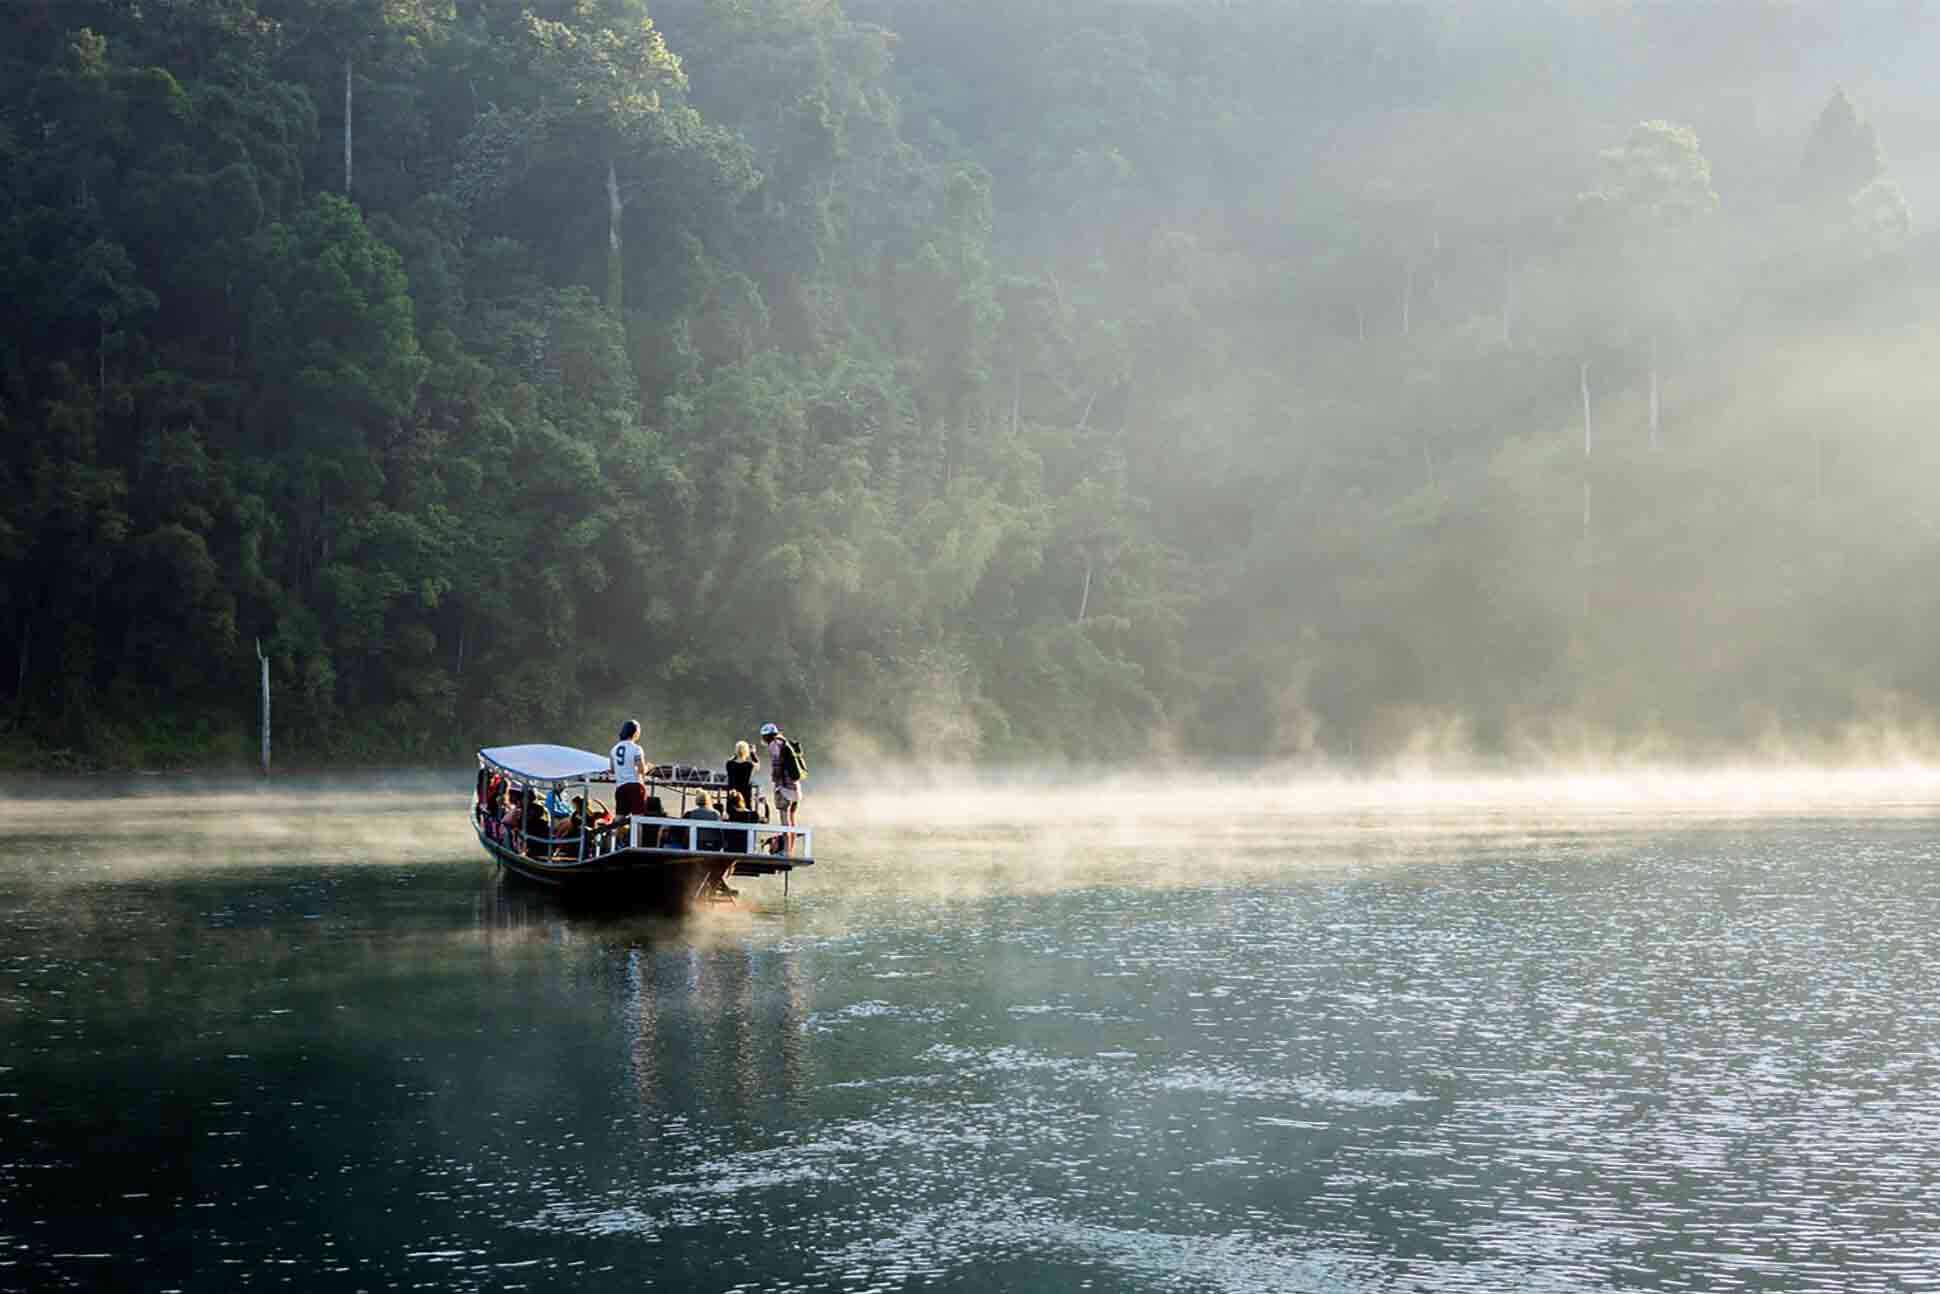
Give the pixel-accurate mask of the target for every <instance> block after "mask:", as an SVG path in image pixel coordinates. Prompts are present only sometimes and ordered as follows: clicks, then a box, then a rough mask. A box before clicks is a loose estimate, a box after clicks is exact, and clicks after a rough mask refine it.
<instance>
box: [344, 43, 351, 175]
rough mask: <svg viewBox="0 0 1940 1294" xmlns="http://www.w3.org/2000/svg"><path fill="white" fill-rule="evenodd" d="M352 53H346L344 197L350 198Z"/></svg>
mask: <svg viewBox="0 0 1940 1294" xmlns="http://www.w3.org/2000/svg"><path fill="white" fill-rule="evenodd" d="M350 86H351V62H350V51H349V50H345V51H344V196H345V197H346V198H347V197H349V196H350Z"/></svg>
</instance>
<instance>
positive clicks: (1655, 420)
mask: <svg viewBox="0 0 1940 1294" xmlns="http://www.w3.org/2000/svg"><path fill="white" fill-rule="evenodd" d="M1661 421H1662V418H1661V406H1660V404H1659V403H1658V399H1657V338H1656V336H1655V335H1654V334H1653V335H1652V336H1651V339H1650V447H1651V449H1652V450H1653V451H1654V450H1656V449H1657V448H1658V439H1657V429H1658V427H1659V425H1660V423H1661Z"/></svg>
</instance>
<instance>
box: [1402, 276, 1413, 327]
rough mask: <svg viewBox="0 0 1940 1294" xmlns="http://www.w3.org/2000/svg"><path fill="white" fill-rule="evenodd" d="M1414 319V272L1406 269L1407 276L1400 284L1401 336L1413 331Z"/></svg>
mask: <svg viewBox="0 0 1940 1294" xmlns="http://www.w3.org/2000/svg"><path fill="white" fill-rule="evenodd" d="M1414 319H1415V271H1414V267H1413V266H1412V265H1411V266H1409V267H1408V276H1407V278H1406V279H1405V280H1403V282H1402V284H1401V335H1402V336H1403V337H1406V336H1408V335H1409V334H1410V333H1412V332H1413V331H1414Z"/></svg>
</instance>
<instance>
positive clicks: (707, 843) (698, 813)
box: [680, 791, 721, 851]
mask: <svg viewBox="0 0 1940 1294" xmlns="http://www.w3.org/2000/svg"><path fill="white" fill-rule="evenodd" d="M680 816H681V817H683V818H693V819H694V820H696V821H698V822H719V821H720V820H721V815H720V814H718V813H716V812H715V811H714V801H713V799H712V797H710V796H709V795H708V793H707V792H706V791H702V792H700V793H699V794H697V795H696V796H695V797H694V807H693V808H691V809H689V810H688V811H687V812H685V813H683V814H681V815H680ZM690 848H693V849H708V850H715V851H718V850H719V849H720V848H721V833H720V832H718V831H712V830H708V829H707V828H694V843H693V844H692V846H690Z"/></svg>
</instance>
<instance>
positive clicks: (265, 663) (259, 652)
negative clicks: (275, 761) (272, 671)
mask: <svg viewBox="0 0 1940 1294" xmlns="http://www.w3.org/2000/svg"><path fill="white" fill-rule="evenodd" d="M256 659H257V661H258V662H259V663H260V664H261V665H262V667H263V776H264V777H268V776H269V657H267V656H265V655H263V640H262V639H260V638H258V639H257V640H256Z"/></svg>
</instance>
